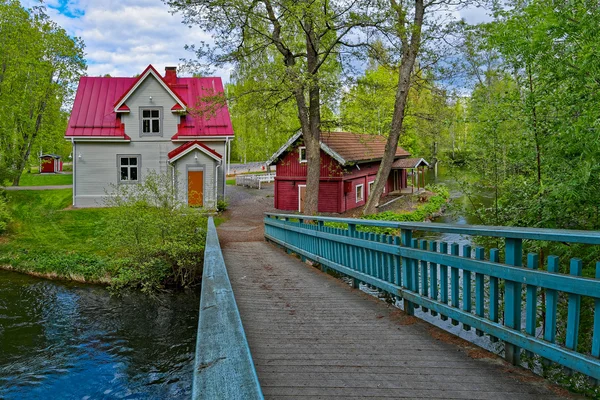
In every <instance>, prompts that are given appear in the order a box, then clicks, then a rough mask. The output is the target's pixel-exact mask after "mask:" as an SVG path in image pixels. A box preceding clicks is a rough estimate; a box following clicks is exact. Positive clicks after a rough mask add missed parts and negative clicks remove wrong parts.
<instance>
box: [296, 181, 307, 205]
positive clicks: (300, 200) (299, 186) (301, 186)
mask: <svg viewBox="0 0 600 400" xmlns="http://www.w3.org/2000/svg"><path fill="white" fill-rule="evenodd" d="M305 187H306V185H298V212H301V211H300V209H301V208H302V207H301V205H302V199H301V198H300V191H301V190H302V189H301V188H305Z"/></svg>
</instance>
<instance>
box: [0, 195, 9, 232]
mask: <svg viewBox="0 0 600 400" xmlns="http://www.w3.org/2000/svg"><path fill="white" fill-rule="evenodd" d="M10 221H11V216H10V212H9V211H8V204H7V200H6V195H5V194H4V192H0V233H4V231H6V228H7V227H8V223H9V222H10Z"/></svg>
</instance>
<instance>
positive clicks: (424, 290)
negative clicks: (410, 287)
mask: <svg viewBox="0 0 600 400" xmlns="http://www.w3.org/2000/svg"><path fill="white" fill-rule="evenodd" d="M420 246H421V250H427V240H421V241H420ZM428 275H429V274H428V271H427V261H423V260H421V295H422V296H425V297H427V295H428V294H429V293H428V292H429V278H428ZM422 310H423V312H428V311H429V309H428V308H427V307H423V308H422Z"/></svg>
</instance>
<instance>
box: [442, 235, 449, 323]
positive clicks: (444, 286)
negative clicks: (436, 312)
mask: <svg viewBox="0 0 600 400" xmlns="http://www.w3.org/2000/svg"><path fill="white" fill-rule="evenodd" d="M440 253H442V254H448V243H446V242H440ZM440 301H441V302H442V303H444V304H448V266H447V265H444V264H440ZM440 318H441V319H442V321H446V320H447V319H448V317H447V316H446V315H444V314H442V315H440Z"/></svg>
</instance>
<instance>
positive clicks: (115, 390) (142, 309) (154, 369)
mask: <svg viewBox="0 0 600 400" xmlns="http://www.w3.org/2000/svg"><path fill="white" fill-rule="evenodd" d="M197 292H198V291H197V290H196V291H188V292H176V293H162V294H159V295H158V296H156V297H149V296H146V295H144V294H142V293H139V292H129V293H125V294H124V295H122V296H120V297H116V296H111V295H110V293H109V292H108V291H107V290H106V289H105V288H104V287H101V286H95V285H83V284H77V283H70V282H59V281H49V280H44V279H37V278H34V277H30V276H26V275H22V274H17V273H13V272H7V271H0V399H112V398H114V399H117V398H118V399H133V398H135V399H165V398H189V397H190V395H191V386H192V375H193V374H192V370H193V362H194V350H195V344H196V330H197V327H198V307H199V300H200V299H199V293H197Z"/></svg>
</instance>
